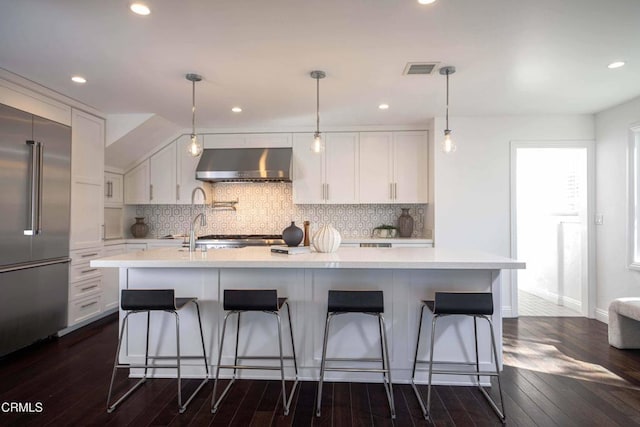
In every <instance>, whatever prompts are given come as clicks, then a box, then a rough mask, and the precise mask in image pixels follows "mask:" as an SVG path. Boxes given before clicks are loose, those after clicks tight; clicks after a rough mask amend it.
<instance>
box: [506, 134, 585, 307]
mask: <svg viewBox="0 0 640 427" xmlns="http://www.w3.org/2000/svg"><path fill="white" fill-rule="evenodd" d="M510 146H511V155H510V193H511V194H510V209H511V215H510V217H511V231H510V234H511V237H510V240H511V257H512V258H517V257H518V249H517V248H518V242H517V230H518V223H517V215H516V176H517V175H516V172H517V170H516V169H517V164H516V163H517V162H516V159H517V157H516V155H517V150H518V149H519V148H586V150H587V267H586V268H585V271H584V273H585V274H586V275H587V280H585V281H583V285H582V289H581V294H582V295H581V302H582V314H583V315H584V316H585V317H588V318H591V319H593V318H595V301H596V286H595V280H596V233H595V231H596V230H595V156H594V153H595V142H594V141H590V140H578V141H575V140H565V141H511V142H510ZM511 307H512V314H513V316H514V317H518V274H517V270H511Z"/></svg>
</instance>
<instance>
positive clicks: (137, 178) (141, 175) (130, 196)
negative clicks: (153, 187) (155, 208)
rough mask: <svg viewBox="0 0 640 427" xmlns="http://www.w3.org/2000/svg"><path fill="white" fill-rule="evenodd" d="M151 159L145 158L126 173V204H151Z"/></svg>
mask: <svg viewBox="0 0 640 427" xmlns="http://www.w3.org/2000/svg"><path fill="white" fill-rule="evenodd" d="M150 193H151V191H150V186H149V160H148V159H147V160H145V161H144V162H142V163H140V164H139V165H138V166H136V167H135V168H133V169H131V170H130V171H129V172H127V173H126V174H124V203H125V204H126V205H144V204H149V196H150Z"/></svg>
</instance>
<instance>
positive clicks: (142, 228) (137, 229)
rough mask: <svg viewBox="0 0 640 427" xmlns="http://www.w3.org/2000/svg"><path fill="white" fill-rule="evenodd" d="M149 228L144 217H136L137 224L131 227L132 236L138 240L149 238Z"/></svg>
mask: <svg viewBox="0 0 640 427" xmlns="http://www.w3.org/2000/svg"><path fill="white" fill-rule="evenodd" d="M148 232H149V226H148V225H147V224H145V223H144V217H136V222H135V224H133V225H132V226H131V234H132V235H133V237H136V238H139V239H141V238H143V237H147V233H148Z"/></svg>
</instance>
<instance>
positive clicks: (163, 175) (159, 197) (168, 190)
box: [149, 142, 177, 205]
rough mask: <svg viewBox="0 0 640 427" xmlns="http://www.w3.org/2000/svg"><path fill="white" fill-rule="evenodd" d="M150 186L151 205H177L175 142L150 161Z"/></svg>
mask: <svg viewBox="0 0 640 427" xmlns="http://www.w3.org/2000/svg"><path fill="white" fill-rule="evenodd" d="M149 185H150V188H149V203H151V204H154V205H168V204H175V203H176V198H177V195H176V193H177V191H176V189H177V187H176V143H175V142H173V143H171V144H169V145H167V146H166V147H164V148H163V149H162V150H160V151H158V152H157V153H155V154H154V155H153V156H151V158H150V159H149Z"/></svg>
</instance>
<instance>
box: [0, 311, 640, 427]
mask: <svg viewBox="0 0 640 427" xmlns="http://www.w3.org/2000/svg"><path fill="white" fill-rule="evenodd" d="M116 339H117V324H116V320H115V317H112V318H110V319H107V320H106V321H102V322H101V323H100V324H97V325H91V326H89V327H85V328H83V329H81V330H79V331H76V332H74V333H72V334H69V335H67V336H65V337H62V338H60V339H57V340H52V341H49V342H45V343H41V344H39V345H37V346H34V347H32V348H29V349H27V350H25V351H22V352H20V353H19V354H16V355H12V356H10V357H7V358H4V359H2V360H0V409H2V410H1V411H0V425H1V426H27V425H33V426H65V425H71V426H89V425H109V426H124V425H132V426H135V427H143V426H151V425H153V426H160V425H171V426H227V425H233V426H268V425H274V426H285V425H286V426H290V425H295V426H309V425H317V426H354V425H363V426H369V425H397V426H412V425H427V424H428V423H427V422H426V421H425V420H424V419H423V418H422V415H421V412H420V408H419V406H418V403H417V401H416V400H415V397H414V395H413V392H412V390H411V388H410V386H408V385H406V384H396V385H394V395H395V401H396V411H397V418H396V420H394V421H393V422H392V420H391V419H390V418H389V412H388V407H387V403H386V396H385V394H384V391H383V388H382V386H381V384H362V383H328V384H326V385H325V387H324V390H323V401H322V402H323V410H322V417H320V418H316V417H314V409H313V408H314V402H315V397H316V396H315V393H316V383H314V382H303V383H302V384H301V387H300V389H299V391H298V392H297V393H296V395H295V396H294V400H293V402H292V409H291V413H290V414H289V416H286V417H285V416H283V415H282V408H281V405H280V400H279V399H280V385H279V383H278V382H275V381H249V380H245V381H240V382H238V384H237V385H236V386H234V388H233V389H232V391H231V394H230V395H229V396H228V398H227V400H226V401H225V403H224V404H223V405H222V406H221V409H220V411H219V413H218V414H216V415H215V416H214V415H212V414H211V413H210V406H209V405H210V399H211V391H212V387H213V385H212V382H210V383H209V384H207V386H206V388H205V390H203V391H201V392H200V394H199V395H198V397H197V398H196V399H195V400H194V401H193V402H192V403H191V405H190V407H189V408H188V409H187V411H186V412H185V413H184V414H178V411H177V404H176V400H177V399H176V382H175V380H152V381H149V382H148V383H147V384H145V385H144V386H143V387H142V388H141V389H140V390H139V391H138V392H136V393H135V394H134V395H133V396H132V397H131V398H129V400H128V401H127V402H125V403H124V404H123V405H122V406H121V407H120V408H119V409H118V410H117V411H116V412H115V413H113V414H107V413H106V411H105V400H106V395H107V388H108V382H109V379H110V374H111V368H112V363H113V355H114V352H115V347H116ZM504 344H505V345H504V360H505V368H504V373H503V375H502V384H503V387H504V392H505V404H506V411H507V424H508V425H518V426H520V425H522V426H534V425H539V426H554V425H557V426H609V425H611V426H613V425H619V426H633V425H638V426H640V350H626V351H621V350H616V349H614V348H612V347H609V345H608V344H607V328H606V325H605V324H603V323H600V322H598V321H595V320H589V319H585V318H576V317H571V318H549V317H546V318H536V317H526V318H521V319H506V320H505V321H504ZM129 381H130V380H127V379H126V378H125V376H124V375H120V379H119V381H118V384H117V387H118V388H119V389H123V388H124V387H125V386H126V385H127V383H128V382H129ZM188 385H189V386H191V387H192V386H195V381H192V382H190V383H189V384H188ZM423 389H424V387H423ZM493 389H494V390H492V393H493V392H495V387H493ZM11 402H21V403H31V409H32V410H33V411H37V410H38V406H37V404H38V403H40V404H42V411H41V412H33V413H11V412H9V413H7V412H6V409H7V408H8V407H9V406H8V405H7V403H9V404H10V403H11ZM432 410H433V423H434V424H436V425H443V426H454V425H456V426H470V425H480V426H487V425H499V422H498V420H497V418H496V417H495V415H494V414H493V412H492V411H491V410H490V408H489V406H488V405H487V404H486V402H485V401H484V400H483V398H482V396H481V395H480V393H479V391H478V390H477V389H475V388H472V387H449V386H446V387H445V386H438V387H435V394H434V399H433V402H432Z"/></svg>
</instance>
